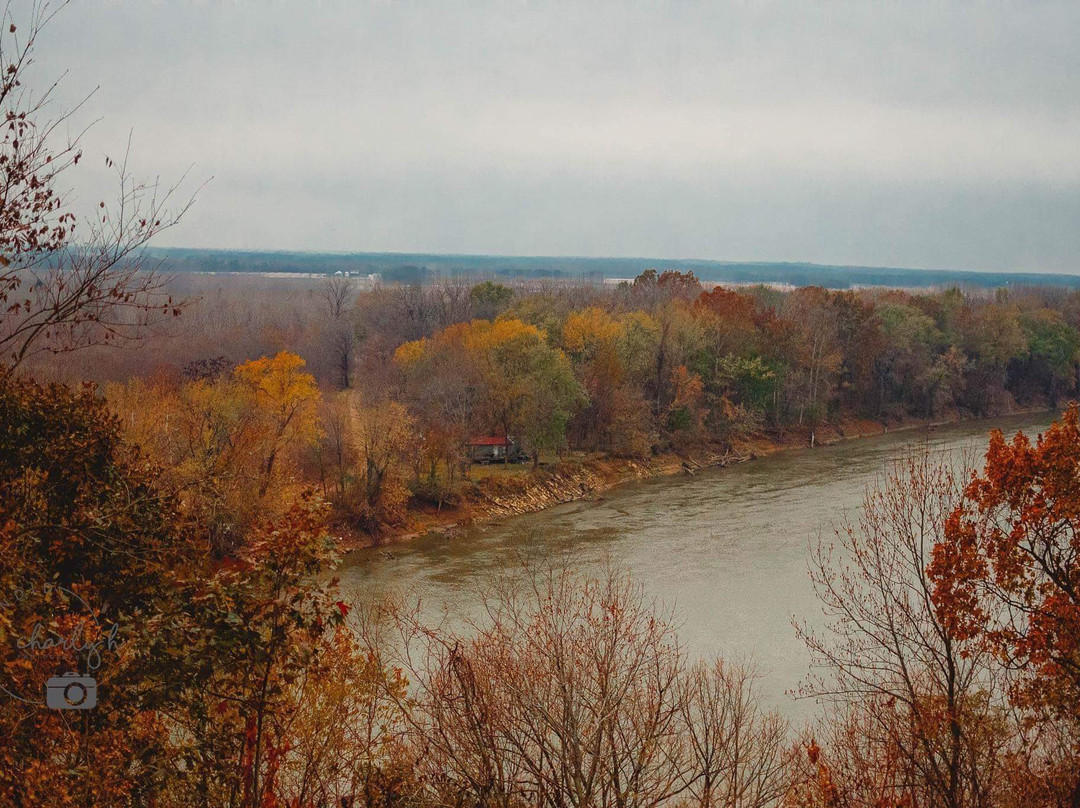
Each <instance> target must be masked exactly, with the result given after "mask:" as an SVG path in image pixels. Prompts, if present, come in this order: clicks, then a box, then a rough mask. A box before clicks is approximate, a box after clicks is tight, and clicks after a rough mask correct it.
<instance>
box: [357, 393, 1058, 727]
mask: <svg viewBox="0 0 1080 808" xmlns="http://www.w3.org/2000/svg"><path fill="white" fill-rule="evenodd" d="M1051 418H1052V416H1051V415H1050V414H1047V415H1025V416H1011V417H1007V418H998V419H991V420H986V421H977V422H968V423H963V424H956V425H949V426H942V427H939V428H936V429H929V430H928V429H926V428H918V429H908V430H903V431H898V432H892V433H887V434H883V435H880V436H875V437H869V438H859V439H854V440H848V441H842V442H840V443H836V444H833V445H831V446H823V447H818V448H816V449H799V450H790V451H786V452H780V453H777V454H774V455H771V456H768V457H764V458H761V459H758V460H754V461H750V462H747V463H742V464H739V465H737V466H733V467H729V468H726V469H710V470H706V471H703V472H700V473H698V474H696V475H693V476H689V475H687V476H680V477H662V478H653V479H649V480H643V481H640V482H635V483H628V484H625V485H622V486H619V487H618V488H615V489H613V490H610V491H607V492H605V493H604V494H603V495H602V497H601V498H600V499H599V500H591V501H580V502H572V503H567V504H565V505H560V506H557V507H554V508H550V509H548V510H545V511H542V512H539V513H534V514H527V515H524V516H517V517H512V518H508V519H505V520H502V521H500V522H497V523H491V524H487V525H484V526H480V527H477V528H474V529H471V530H468V531H464V532H461V533H459V534H457V535H455V536H454V537H453V538H445V537H443V536H434V535H432V536H426V537H423V538H420V539H416V540H413V541H412V542H409V543H407V544H399V545H393V546H391V547H389V548H386V549H380V548H373V549H369V550H362V551H358V552H355V553H353V554H351V555H350V556H349V557H348V558H347V559H346V564H345V566H344V568H343V569H342V570H341V579H342V584H343V588H344V589H345V591H346V592H347V593H351V594H355V595H358V596H361V597H363V596H365V595H371V594H374V593H381V592H384V591H396V592H399V593H403V594H405V595H407V596H410V597H420V598H421V599H422V602H423V604H424V608H425V610H426V611H428V612H429V613H430V614H431V615H432V616H434V615H436V614H439V613H441V610H442V609H444V608H449V610H450V612H451V613H455V612H456V613H459V614H460V613H468V614H474V613H476V611H477V610H478V609H479V598H480V592H481V591H483V589H484V586H485V581H488V580H490V576H491V575H492V574H497V573H499V572H501V571H505V570H510V569H513V568H516V567H519V565H520V563H521V556H522V554H523V553H526V554H528V555H529V556H530V557H534V558H536V557H539V558H541V559H543V558H556V557H561V556H565V557H567V558H568V559H569V561H570V562H571V564H572V565H573V566H574V567H575V568H576V569H580V570H585V571H589V570H594V571H600V570H602V569H603V568H604V567H605V566H607V565H614V566H616V567H618V568H625V569H628V570H629V571H630V573H631V574H632V576H633V577H634V579H635V580H636V581H638V582H639V583H641V584H642V585H644V587H645V589H646V591H647V592H648V593H649V594H650V595H652V596H655V597H657V598H659V599H661V600H662V601H663V602H664V603H665V604H667V605H669V606H671V607H673V608H674V610H675V613H676V617H677V620H678V623H679V633H680V637H681V638H682V639H683V641H684V642H685V643H686V646H687V649H688V651H689V653H690V654H691V655H692V656H708V655H712V654H722V655H724V656H725V657H742V658H752V659H753V660H754V661H755V662H756V663H757V665H758V666H759V667H760V668H761V670H762V673H763V678H762V680H761V682H760V689H761V693H762V696H763V698H764V699H765V700H766V701H767V702H768V703H769V704H772V705H776V706H778V707H780V708H781V709H782V710H783V712H785V713H786V714H788V715H790V716H791V717H793V718H801V717H807V716H809V715H811V714H812V713H813V711H814V706H813V705H812V704H811V703H810V702H808V701H795V700H793V699H792V697H791V696H790V695H789V691H791V690H792V689H793V688H795V687H797V685H798V684H799V682H800V681H801V679H802V678H803V677H804V676H805V675H806V673H807V671H808V666H809V657H808V656H807V653H806V650H805V648H804V647H803V645H802V643H801V642H800V641H799V640H798V639H797V638H796V636H795V633H794V631H793V629H792V625H791V620H792V616H793V615H798V616H799V617H800V618H805V619H807V620H808V621H810V622H811V623H812V624H818V625H820V624H821V623H822V616H821V610H820V607H819V606H818V604H817V601H816V600H815V598H814V593H813V589H812V588H811V585H810V580H809V577H808V575H807V557H808V542H810V541H813V540H816V537H817V536H819V535H825V536H829V535H831V533H832V531H833V529H834V527H835V526H836V525H837V524H838V522H839V521H840V520H841V519H843V517H844V515H845V513H848V514H851V515H852V516H855V515H857V510H858V508H859V507H860V505H861V501H862V497H863V493H864V491H865V489H866V487H867V486H868V485H873V484H874V483H875V481H877V480H878V479H879V478H880V477H881V475H882V474H883V472H884V471H885V470H886V468H887V466H888V464H890V463H892V462H895V461H896V460H898V459H900V458H902V457H903V455H904V454H905V453H906V452H910V451H911V450H913V449H918V448H921V447H922V446H923V445H924V444H927V443H928V444H929V445H930V447H931V448H932V449H933V450H934V451H936V452H942V453H945V454H946V456H949V453H952V452H955V451H956V450H971V449H974V450H982V449H984V448H985V445H986V441H987V435H988V433H989V431H990V430H991V429H992V428H995V427H996V428H1000V429H1002V430H1003V431H1004V432H1006V434H1010V435H1011V434H1012V433H1015V432H1016V431H1017V430H1019V429H1022V430H1024V431H1025V432H1027V433H1028V434H1031V435H1034V434H1035V433H1038V432H1040V431H1042V430H1043V429H1045V428H1046V426H1047V425H1048V424H1049V423H1050V421H1051Z"/></svg>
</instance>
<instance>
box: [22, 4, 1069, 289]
mask: <svg viewBox="0 0 1080 808" xmlns="http://www.w3.org/2000/svg"><path fill="white" fill-rule="evenodd" d="M17 5H18V0H17ZM1078 40H1080V5H1078V4H1076V3H1074V2H1067V3H1066V2H1063V3H1020V2H1015V3H1014V2H1009V3H1006V2H980V3H954V4H949V3H944V2H939V1H937V0H935V1H933V2H930V1H928V2H915V3H904V4H900V3H889V4H885V3H852V2H814V3H810V2H787V3H778V2H765V1H764V0H761V1H759V2H717V3H696V2H684V1H683V0H671V2H649V3H644V2H639V3H606V2H593V3H569V2H566V3H561V2H516V3H510V2H500V3H483V2H456V3H437V2H420V1H419V0H417V1H415V2H393V3H392V2H364V3H360V2H345V0H340V1H338V2H322V3H315V2H299V0H297V2H293V3H285V2H254V1H252V2H229V3H226V2H218V1H216V0H215V1H214V2H209V1H207V2H201V3H195V2H179V1H176V2H166V1H164V0H163V1H162V2H156V3H151V2H145V0H122V1H121V2H102V0H76V2H75V4H74V5H73V6H72V7H71V8H69V9H67V10H65V12H64V13H63V14H62V15H61V16H60V18H59V19H58V20H57V22H56V24H55V25H54V27H53V28H51V29H50V30H49V32H48V34H47V36H46V37H45V38H44V40H43V45H42V49H41V52H40V54H39V64H38V71H39V75H40V76H41V78H42V80H44V78H46V77H48V76H51V75H53V74H55V73H57V72H59V71H62V70H64V69H67V70H69V74H68V76H67V78H66V79H65V81H64V83H63V85H62V92H63V98H65V99H67V100H68V102H69V103H70V102H71V101H72V100H74V99H75V98H77V97H78V96H79V95H80V94H81V93H84V92H86V91H88V90H90V89H92V88H93V87H94V86H96V85H100V88H101V89H100V90H99V91H98V93H97V95H95V97H94V99H93V100H92V102H91V105H90V110H91V111H92V113H93V114H94V115H98V114H100V115H101V116H102V120H101V121H100V122H99V123H98V124H97V125H96V126H95V127H94V129H93V130H92V133H91V134H90V135H89V136H88V138H87V141H86V145H87V151H88V153H90V154H95V153H101V152H108V153H110V154H115V153H116V152H117V151H118V150H119V149H122V146H123V143H124V142H125V141H126V137H127V132H128V130H129V129H133V130H134V137H135V144H136V146H135V150H134V158H135V162H136V164H137V166H138V167H139V168H140V169H141V170H143V171H150V172H159V173H161V174H162V175H163V176H164V177H166V178H167V177H170V176H177V175H179V174H180V173H181V172H182V171H183V170H184V169H185V168H186V167H187V166H188V165H189V164H190V163H195V166H196V167H195V170H194V176H196V177H203V176H208V175H211V174H212V175H214V177H215V179H214V181H213V182H212V183H211V185H210V186H209V187H208V188H207V189H206V190H205V191H204V192H203V193H202V194H201V196H200V198H199V201H198V204H197V206H196V208H195V209H194V210H193V211H192V212H191V213H190V214H189V216H188V217H187V218H186V219H185V221H184V223H183V224H182V225H181V226H180V227H179V228H177V229H176V230H174V231H172V232H171V233H169V234H168V236H167V238H166V239H163V241H162V243H163V244H175V245H190V246H213V247H242V248H282V249H324V250H401V251H410V250H425V251H450V252H474V253H517V254H578V255H648V256H658V257H660V256H663V257H701V258H718V259H748V260H749V259H754V260H811V261H819V262H828V263H863V264H883V265H904V266H934V267H955V268H971V269H975V268H979V269H986V268H1000V269H1032V270H1035V269H1041V270H1063V271H1080V227H1078V224H1080V48H1077V47H1076V46H1075V43H1076V42H1077V41H1078ZM79 188H80V198H81V199H82V201H84V202H87V203H89V202H90V201H96V199H97V197H99V196H101V195H103V194H105V193H106V188H107V186H106V185H105V177H104V175H103V172H99V169H98V168H97V167H96V163H91V167H90V168H89V169H88V170H87V172H86V173H85V175H84V176H83V177H82V178H81V182H80V185H79Z"/></svg>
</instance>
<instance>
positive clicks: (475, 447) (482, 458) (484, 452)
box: [469, 435, 527, 463]
mask: <svg viewBox="0 0 1080 808" xmlns="http://www.w3.org/2000/svg"><path fill="white" fill-rule="evenodd" d="M525 459H527V458H526V456H525V453H524V452H523V451H521V447H520V446H518V444H517V441H515V440H514V439H513V438H511V437H510V436H509V435H490V436H478V437H475V438H470V439H469V460H471V461H472V462H473V463H519V462H521V461H523V460H525Z"/></svg>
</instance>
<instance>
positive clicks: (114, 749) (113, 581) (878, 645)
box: [0, 4, 1080, 808]
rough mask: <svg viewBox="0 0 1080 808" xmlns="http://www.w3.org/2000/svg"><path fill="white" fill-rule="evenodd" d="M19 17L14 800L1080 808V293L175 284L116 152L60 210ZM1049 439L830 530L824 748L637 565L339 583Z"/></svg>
mask: <svg viewBox="0 0 1080 808" xmlns="http://www.w3.org/2000/svg"><path fill="white" fill-rule="evenodd" d="M34 8H35V13H34V14H33V15H31V17H30V19H29V21H28V22H26V23H24V21H23V20H21V19H20V20H19V24H18V25H16V23H15V21H14V20H13V19H11V18H10V14H9V13H8V12H6V11H5V12H4V13H5V15H6V16H4V17H3V24H4V33H3V37H4V38H3V40H2V48H0V65H2V66H3V69H4V71H5V72H4V73H3V78H2V80H0V82H2V83H0V109H2V110H3V114H4V129H3V135H2V136H0V138H2V139H0V181H2V183H3V192H2V194H0V203H2V207H0V305H2V313H0V806H2V807H3V808H6V807H7V806H11V807H12V808H31V807H33V808H38V807H39V806H43V807H45V808H76V807H79V808H91V807H92V806H109V807H111V806H125V807H128V808H135V807H136V806H139V807H145V808H226V807H227V808H329V807H330V806H339V807H340V808H360V806H366V808H526V807H527V806H535V808H660V806H663V807H664V808H668V807H670V808H811V807H813V808H819V807H820V808H825V807H826V806H829V807H832V808H848V807H849V806H850V808H892V807H895V808H924V807H925V808H995V807H996V806H1001V807H1002V808H1021V806H1022V808H1035V807H1036V806H1047V808H1049V807H1050V806H1055V807H1056V806H1061V807H1063V806H1070V808H1080V774H1078V772H1080V409H1078V408H1077V405H1076V404H1075V403H1072V402H1074V400H1076V399H1077V398H1080V292H1076V291H1071V290H1069V289H1066V288H1061V287H1054V286H1049V285H1046V286H1039V287H1030V288H1025V287H1022V286H1011V287H1005V286H1002V287H1000V288H997V289H984V288H962V287H957V286H951V287H948V288H941V289H936V290H922V291H905V290H900V289H887V288H861V289H850V290H842V291H838V290H830V289H825V288H821V287H800V288H794V287H787V286H780V285H775V284H774V285H769V284H761V285H740V286H728V287H725V286H721V285H716V284H711V283H702V282H701V281H700V280H699V279H698V278H697V277H696V276H695V274H694V273H693V271H691V270H673V269H665V270H663V271H656V270H646V271H644V272H642V273H641V274H639V275H638V276H637V277H635V278H633V279H632V280H625V281H622V282H617V283H601V282H589V283H585V282H580V283H578V282H572V281H568V280H559V279H541V280H527V279H524V280H522V279H519V280H516V281H504V280H495V279H491V278H482V277H477V278H456V279H452V280H448V281H440V282H436V283H416V284H408V283H396V282H390V281H379V280H368V279H366V278H365V280H364V281H360V280H359V279H358V278H356V277H355V276H354V277H350V276H349V275H347V274H345V273H339V274H337V275H329V274H328V275H326V276H322V277H311V276H300V275H298V276H297V277H292V278H278V277H273V278H271V277H264V276H260V275H256V274H254V273H249V274H247V275H244V276H236V275H232V274H227V273H222V274H197V273H193V272H180V273H175V274H173V273H170V272H169V271H168V267H167V266H162V265H161V263H160V262H159V261H158V260H157V259H155V258H154V257H153V255H152V253H150V252H148V251H147V246H148V245H150V244H151V242H152V240H153V239H155V238H157V237H159V236H160V234H162V233H164V232H165V231H168V230H170V229H171V228H173V227H174V226H175V225H177V224H178V223H180V222H181V220H182V219H183V217H184V216H185V214H187V212H188V210H189V208H190V206H191V205H192V204H197V202H198V200H197V198H196V197H197V194H196V193H193V192H192V191H190V190H185V189H184V187H183V186H182V185H178V186H176V187H170V186H164V185H162V184H160V183H158V182H149V183H148V182H144V181H141V180H138V179H136V177H137V176H138V175H137V174H135V173H134V171H133V169H131V168H129V165H128V160H127V158H126V157H125V158H124V159H120V160H113V159H111V158H105V159H104V161H103V162H104V164H105V167H106V169H107V170H108V171H110V172H111V173H112V174H113V175H114V177H115V180H116V185H117V188H118V192H117V196H116V198H115V199H114V200H104V201H102V202H101V203H100V206H99V207H97V208H95V209H94V210H93V212H92V213H91V214H89V215H86V214H82V213H79V214H77V213H76V212H75V210H74V208H73V206H72V205H71V204H70V201H69V198H68V196H67V195H66V192H65V189H66V188H67V187H68V184H69V183H71V182H74V181H75V178H77V176H78V174H77V171H78V164H79V162H80V161H81V160H90V159H94V160H97V159H98V157H96V156H92V155H89V154H84V151H83V149H82V147H81V146H80V143H79V141H78V140H77V139H68V140H65V139H64V138H63V137H61V136H60V130H59V128H58V127H59V126H60V124H61V123H62V122H63V121H64V120H65V118H64V117H63V115H61V116H60V118H59V119H57V117H55V116H56V114H57V113H56V111H55V108H54V107H51V106H49V104H48V103H47V102H48V94H47V93H46V95H44V96H41V95H35V94H33V93H28V92H26V91H25V88H24V87H23V81H24V80H25V77H26V74H27V70H28V66H29V65H30V64H32V62H33V58H32V57H33V55H34V49H35V46H36V43H37V37H38V36H39V34H42V32H44V31H47V30H48V25H49V23H50V21H51V19H52V16H51V15H52V13H53V10H51V9H50V8H49V5H48V4H45V5H43V6H40V7H39V6H37V5H35V7H34ZM1048 410H1053V411H1054V412H1056V413H1060V415H1059V416H1058V420H1057V421H1055V423H1054V424H1053V425H1052V426H1051V427H1050V428H1049V429H1047V430H1046V432H1045V433H1044V434H1042V435H1039V436H1036V435H1023V434H1018V435H1016V436H1015V437H1014V436H1012V435H1006V434H1002V433H1001V432H999V431H994V432H992V433H991V434H990V437H989V440H988V442H984V443H985V445H984V446H983V447H982V448H981V451H980V453H979V456H978V457H952V456H950V457H943V456H941V455H940V454H939V453H934V452H931V451H930V450H929V449H925V450H919V449H913V450H912V451H910V452H909V453H908V454H907V455H906V456H905V458H904V460H903V461H901V462H898V463H895V464H891V465H890V466H889V467H888V468H886V469H884V470H883V471H882V474H881V476H880V480H879V482H878V483H877V484H876V485H873V486H870V487H868V488H867V490H866V491H865V496H864V499H863V502H862V505H861V507H860V508H859V510H858V512H857V513H839V512H838V513H837V514H836V519H835V521H834V523H833V524H832V531H831V533H830V534H829V535H827V536H821V537H814V536H807V539H808V545H807V551H806V574H807V576H808V577H809V579H810V581H811V582H812V585H813V589H814V593H815V595H816V598H817V602H818V605H819V607H820V609H819V611H820V615H821V616H822V617H823V618H824V622H822V621H820V620H815V619H811V615H796V616H795V620H794V621H793V625H792V627H791V631H792V632H793V634H794V635H796V636H797V637H798V638H799V640H801V642H802V643H803V644H804V645H805V647H806V649H807V651H808V653H809V655H810V658H811V660H812V666H811V669H810V670H809V671H808V673H807V676H806V678H805V679H804V680H803V681H802V682H792V683H791V685H792V693H791V696H792V697H793V698H802V699H808V700H811V701H812V702H813V704H814V705H815V709H814V717H813V718H812V719H810V720H807V721H802V720H801V719H799V720H797V719H794V718H792V717H791V716H790V715H788V714H787V713H786V712H785V711H784V710H783V709H778V708H776V707H775V706H771V705H769V704H767V703H766V702H765V701H764V700H762V699H761V698H760V694H759V689H758V683H759V680H760V673H761V672H760V670H759V668H758V667H757V665H756V663H755V662H754V660H753V659H744V658H735V657H728V656H726V655H724V654H720V655H716V656H710V657H702V656H700V655H697V654H695V653H692V652H691V650H690V649H689V648H688V647H687V645H686V644H685V643H684V642H683V640H682V639H681V638H680V616H679V612H678V610H677V609H675V608H672V607H670V606H669V605H668V604H667V603H666V602H665V600H664V597H663V593H654V592H648V591H646V589H645V588H644V587H643V586H642V585H640V584H639V583H638V582H637V581H635V580H634V579H633V577H632V576H630V575H629V574H628V573H627V572H625V571H624V570H623V569H621V568H620V567H619V565H618V563H617V561H618V560H617V559H614V560H613V563H612V564H610V565H609V567H608V568H607V570H606V571H605V572H603V573H595V572H591V571H582V570H579V569H576V568H575V567H574V566H573V565H572V564H569V563H567V562H566V561H565V559H563V558H561V557H560V556H559V555H557V554H554V553H553V554H550V555H547V556H545V555H544V554H543V550H544V548H543V546H542V542H543V539H542V537H541V538H537V539H536V541H535V543H536V544H538V545H539V546H537V547H536V548H534V549H536V550H538V551H539V552H538V553H536V554H534V555H530V556H529V557H522V558H521V559H520V560H519V562H518V563H515V564H514V569H513V571H512V572H511V573H507V574H503V575H499V576H494V577H492V578H491V579H490V581H488V582H487V584H486V586H487V587H488V589H487V590H486V591H485V592H484V597H483V599H482V607H481V608H480V609H479V611H478V612H476V611H474V612H471V613H469V614H456V615H448V616H447V619H445V620H442V621H438V620H432V619H431V617H430V614H429V613H428V612H425V611H424V610H423V609H422V608H421V606H420V603H419V601H418V600H417V598H416V597H413V596H414V595H415V594H416V593H401V592H390V593H383V592H378V593H375V592H372V593H370V596H367V597H356V596H355V593H346V592H345V591H344V590H343V589H342V587H341V585H340V583H339V581H338V579H337V578H336V577H335V576H336V571H337V570H338V569H339V568H340V565H341V563H342V558H343V556H344V555H345V554H347V553H348V552H349V551H350V550H353V549H355V548H357V547H365V546H378V547H382V548H391V550H392V548H393V547H394V546H395V543H396V542H403V541H408V540H409V538H410V537H411V536H414V535H416V534H418V533H423V532H425V531H428V530H430V529H432V528H433V527H437V526H439V525H440V524H443V523H446V522H448V521H453V523H454V524H459V523H460V524H470V523H473V522H475V523H477V524H480V523H482V522H483V521H484V519H485V518H487V517H488V516H490V513H489V512H487V511H485V507H486V503H489V502H490V501H491V498H493V497H495V496H498V497H501V498H502V499H501V501H504V502H510V503H511V505H512V504H513V503H514V502H515V501H517V500H515V497H516V498H517V499H518V500H521V501H524V500H527V499H528V497H529V496H530V495H532V494H533V493H534V492H536V491H541V490H544V491H549V492H550V491H555V492H556V494H555V496H557V497H562V498H563V499H560V500H559V501H563V500H564V499H566V498H574V497H577V496H583V495H585V494H586V493H588V492H587V491H585V490H584V486H582V490H581V491H580V492H578V491H577V489H576V486H578V481H579V480H580V479H581V478H580V477H579V476H575V475H576V474H579V473H580V472H581V471H582V470H588V471H589V473H590V474H593V475H594V476H597V475H598V476H601V477H604V480H603V482H604V484H610V485H614V484H617V483H619V482H620V481H621V480H623V479H624V478H628V477H629V476H630V474H631V471H632V473H633V475H636V476H642V475H644V474H662V473H671V472H672V471H675V472H678V473H697V472H699V471H702V470H704V469H705V468H707V467H709V466H723V465H727V464H731V463H735V462H740V461H751V462H752V460H753V458H755V457H756V456H757V455H758V454H761V453H767V452H773V451H781V450H784V449H789V448H792V447H801V448H803V449H805V450H809V451H816V450H817V449H818V447H821V446H822V445H825V444H828V443H830V442H835V441H838V440H842V439H845V438H850V439H852V440H854V439H855V438H856V436H858V435H867V434H877V433H881V432H883V431H885V430H895V429H900V428H903V427H909V426H911V425H913V424H919V425H927V424H937V423H945V422H952V421H957V420H961V419H966V420H972V419H982V418H989V417H992V416H998V415H1002V414H1007V413H1016V412H1045V411H1048ZM492 447H497V448H499V450H500V451H499V452H498V453H492ZM710 473H716V474H723V473H726V472H725V471H720V470H717V471H714V472H710ZM605 475H606V476H605ZM567 481H570V483H572V486H571V488H572V489H573V490H571V491H570V493H569V494H566V492H565V491H564V490H562V489H560V488H559V486H560V485H563V486H564V487H565V486H566V485H569V484H570V483H567ZM564 494H566V496H565V497H564ZM526 509H527V508H526V507H525V505H522V506H521V508H520V510H522V511H523V510H526ZM459 540H461V541H468V540H469V539H468V536H467V535H466V536H465V538H462V539H459ZM662 551H663V549H662V548H658V552H662ZM387 552H390V550H387Z"/></svg>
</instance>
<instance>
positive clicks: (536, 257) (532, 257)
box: [147, 246, 1080, 278]
mask: <svg viewBox="0 0 1080 808" xmlns="http://www.w3.org/2000/svg"><path fill="white" fill-rule="evenodd" d="M147 249H149V250H150V251H160V252H193V253H236V254H255V255H281V256H289V255H310V256H328V257H339V258H341V257H352V256H400V257H402V258H406V257H425V258H450V259H454V258H462V259H466V258H483V259H495V260H509V259H518V260H528V261H583V262H584V261H597V262H599V261H612V262H622V261H626V262H649V261H654V262H658V263H665V264H673V263H683V264H705V265H710V264H711V265H715V266H731V267H736V266H746V267H755V266H761V267H767V266H781V267H782V266H792V267H817V268H821V269H840V270H845V269H869V270H881V271H903V272H963V273H967V272H971V273H980V272H981V273H991V274H1002V275H1005V274H1021V275H1060V276H1064V277H1070V278H1080V267H1078V268H1077V269H1075V270H1067V269H1001V268H998V269H959V268H950V267H940V266H939V267H915V266H894V265H886V264H830V263H821V262H818V261H796V260H783V261H767V260H757V259H755V260H740V261H735V260H730V259H720V258H659V257H656V256H645V255H633V256H617V255H606V256H592V255H540V254H515V253H458V252H430V251H416V252H405V251H401V250H295V249H262V248H247V247H177V246H173V247H157V246H148V247H147Z"/></svg>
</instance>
